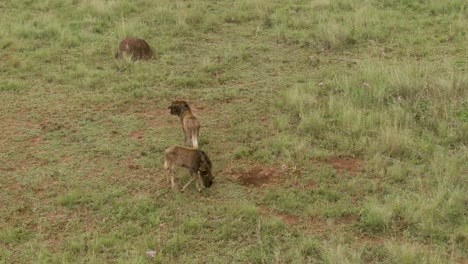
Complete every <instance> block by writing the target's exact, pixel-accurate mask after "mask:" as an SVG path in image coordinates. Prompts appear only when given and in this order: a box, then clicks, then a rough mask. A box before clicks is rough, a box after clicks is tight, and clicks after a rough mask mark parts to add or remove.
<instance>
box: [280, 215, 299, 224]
mask: <svg viewBox="0 0 468 264" xmlns="http://www.w3.org/2000/svg"><path fill="white" fill-rule="evenodd" d="M277 216H278V217H279V218H281V220H283V222H285V223H286V224H288V225H295V224H297V222H298V218H297V216H294V215H287V214H279V215H277Z"/></svg>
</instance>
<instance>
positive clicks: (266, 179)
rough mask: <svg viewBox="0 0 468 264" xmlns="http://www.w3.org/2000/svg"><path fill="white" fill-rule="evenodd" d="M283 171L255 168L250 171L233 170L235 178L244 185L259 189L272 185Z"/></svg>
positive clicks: (264, 167) (263, 167) (262, 167)
mask: <svg viewBox="0 0 468 264" xmlns="http://www.w3.org/2000/svg"><path fill="white" fill-rule="evenodd" d="M280 172H281V170H280V169H278V168H275V167H268V166H255V167H253V168H251V169H250V170H249V171H244V170H233V171H232V173H233V174H234V178H236V179H238V180H240V181H241V183H242V185H245V186H254V187H259V186H262V185H265V184H268V183H271V182H273V181H274V180H275V178H276V177H277V176H278V175H279V174H280Z"/></svg>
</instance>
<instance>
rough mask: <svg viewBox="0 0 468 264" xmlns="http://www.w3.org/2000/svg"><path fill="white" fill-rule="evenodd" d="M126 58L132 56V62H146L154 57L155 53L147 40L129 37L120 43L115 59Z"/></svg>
mask: <svg viewBox="0 0 468 264" xmlns="http://www.w3.org/2000/svg"><path fill="white" fill-rule="evenodd" d="M124 56H131V58H132V60H138V59H144V60H146V59H151V58H152V57H153V51H152V50H151V48H150V46H149V45H148V43H147V42H146V41H145V40H143V39H139V38H133V37H127V38H126V39H124V40H122V41H121V42H120V44H119V51H118V52H117V53H116V54H115V58H122V57H124Z"/></svg>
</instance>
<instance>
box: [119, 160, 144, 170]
mask: <svg viewBox="0 0 468 264" xmlns="http://www.w3.org/2000/svg"><path fill="white" fill-rule="evenodd" d="M119 164H120V165H122V166H125V167H127V168H129V169H131V170H138V169H140V165H138V164H135V162H134V161H133V160H121V161H119Z"/></svg>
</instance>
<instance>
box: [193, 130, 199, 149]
mask: <svg viewBox="0 0 468 264" xmlns="http://www.w3.org/2000/svg"><path fill="white" fill-rule="evenodd" d="M197 134H198V133H197V131H195V129H194V130H192V145H193V147H194V148H198V135H197Z"/></svg>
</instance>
